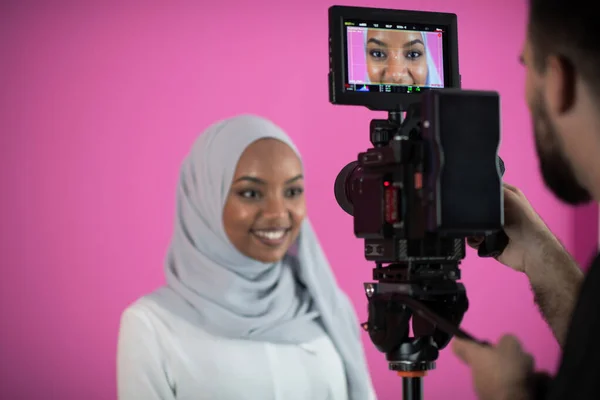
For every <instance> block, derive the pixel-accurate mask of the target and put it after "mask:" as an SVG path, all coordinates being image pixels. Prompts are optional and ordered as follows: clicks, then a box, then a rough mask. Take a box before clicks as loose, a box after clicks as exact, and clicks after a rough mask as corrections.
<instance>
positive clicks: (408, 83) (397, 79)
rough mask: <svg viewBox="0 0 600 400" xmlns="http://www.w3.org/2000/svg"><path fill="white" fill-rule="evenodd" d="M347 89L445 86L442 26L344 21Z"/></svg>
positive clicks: (403, 89)
mask: <svg viewBox="0 0 600 400" xmlns="http://www.w3.org/2000/svg"><path fill="white" fill-rule="evenodd" d="M346 43H347V47H346V50H347V51H346V55H347V61H346V65H347V74H346V76H347V82H346V90H350V91H369V92H399V93H407V92H408V93H410V92H419V91H422V90H425V89H426V88H443V87H444V46H443V44H444V30H443V29H442V28H436V27H433V26H431V27H430V26H418V27H417V26H405V25H397V24H379V23H361V22H356V23H353V22H346Z"/></svg>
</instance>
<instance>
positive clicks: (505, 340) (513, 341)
mask: <svg viewBox="0 0 600 400" xmlns="http://www.w3.org/2000/svg"><path fill="white" fill-rule="evenodd" d="M497 348H498V349H501V350H503V351H512V352H522V351H523V348H522V347H521V342H519V339H517V338H516V337H515V336H513V335H504V336H502V337H501V338H500V340H499V341H498V345H497Z"/></svg>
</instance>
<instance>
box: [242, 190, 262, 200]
mask: <svg viewBox="0 0 600 400" xmlns="http://www.w3.org/2000/svg"><path fill="white" fill-rule="evenodd" d="M238 194H239V195H240V196H241V197H243V198H245V199H249V200H254V199H258V198H260V193H259V192H258V191H256V190H242V191H240V192H238Z"/></svg>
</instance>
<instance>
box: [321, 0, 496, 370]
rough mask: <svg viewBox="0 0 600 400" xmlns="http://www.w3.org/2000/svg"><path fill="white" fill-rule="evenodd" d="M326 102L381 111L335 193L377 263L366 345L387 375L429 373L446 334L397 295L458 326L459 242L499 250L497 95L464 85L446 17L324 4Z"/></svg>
mask: <svg viewBox="0 0 600 400" xmlns="http://www.w3.org/2000/svg"><path fill="white" fill-rule="evenodd" d="M329 100H330V102H331V103H332V104H334V105H350V106H364V107H367V108H368V109H370V110H373V111H386V112H387V113H388V119H374V120H372V121H371V123H370V127H369V135H370V141H371V144H372V147H371V148H368V149H366V150H365V151H362V152H360V153H359V154H358V157H357V158H356V160H353V161H352V162H350V163H349V164H347V165H346V166H345V167H344V168H343V169H342V170H341V172H340V173H339V174H338V176H337V178H336V181H335V185H334V192H335V197H336V200H337V202H338V204H339V205H340V207H341V208H342V209H343V210H344V211H345V212H346V213H348V214H350V215H351V216H352V217H353V219H354V235H355V236H356V237H357V238H359V239H362V240H363V241H364V250H365V253H364V254H365V259H366V260H368V261H372V262H374V263H375V264H376V266H375V268H374V269H373V279H374V280H375V281H377V282H370V283H365V293H366V295H367V297H368V301H369V321H368V323H366V324H365V325H364V326H365V329H366V330H367V331H368V332H369V335H370V337H371V340H372V342H373V343H374V345H375V346H376V347H377V349H378V350H379V351H381V352H383V353H385V354H386V357H387V360H388V362H389V366H390V369H393V370H396V371H400V372H401V371H408V372H411V373H412V372H415V371H424V370H429V369H433V368H434V367H435V360H436V359H437V357H438V352H439V350H441V349H443V348H444V347H445V346H446V345H447V344H448V343H449V341H450V339H451V338H452V335H451V333H449V332H447V331H443V330H440V327H439V326H437V325H436V324H432V323H431V322H430V321H429V322H428V321H427V320H425V319H423V318H422V317H421V316H420V315H419V313H416V312H415V310H411V309H409V308H407V306H406V304H405V303H406V302H405V301H404V302H403V300H402V299H406V297H407V296H409V297H410V298H412V299H414V300H418V302H420V303H419V304H422V305H424V306H427V307H428V309H430V310H433V312H435V313H437V315H439V316H442V317H444V318H445V319H446V321H448V322H449V323H450V324H451V325H454V326H456V325H458V324H459V323H460V322H461V321H462V318H463V315H464V313H465V312H466V310H467V309H468V300H467V296H466V290H465V288H464V286H463V285H462V283H460V282H458V280H459V279H460V269H459V265H460V263H461V261H462V260H463V259H464V257H465V255H466V252H465V248H466V245H465V238H466V237H484V238H485V239H484V241H483V243H482V245H481V246H480V247H479V250H478V252H479V256H482V257H491V256H497V255H498V254H500V253H501V252H502V250H503V249H504V247H505V246H506V245H507V243H508V238H507V236H506V235H505V233H504V232H503V230H502V228H503V225H504V204H503V185H502V175H503V173H504V164H503V162H502V160H501V159H500V157H498V149H499V145H500V136H501V124H500V97H499V95H498V93H496V92H493V91H475V90H462V89H461V78H460V73H459V67H458V32H457V17H456V15H455V14H449V13H437V12H421V11H404V10H387V9H375V8H362V7H343V6H333V7H331V8H330V9H329ZM411 321H412V330H413V337H411V336H410V335H409V332H410V330H409V323H410V322H411Z"/></svg>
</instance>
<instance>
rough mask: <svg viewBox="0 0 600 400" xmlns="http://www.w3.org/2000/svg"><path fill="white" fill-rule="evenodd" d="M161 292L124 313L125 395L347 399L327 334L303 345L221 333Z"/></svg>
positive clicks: (136, 399) (130, 399) (199, 399)
mask: <svg viewBox="0 0 600 400" xmlns="http://www.w3.org/2000/svg"><path fill="white" fill-rule="evenodd" d="M156 299H158V297H157V298H153V296H152V294H150V295H148V296H144V297H142V298H141V299H139V300H138V301H136V302H135V303H133V304H132V305H130V306H129V307H128V308H127V309H126V310H125V312H124V313H123V316H122V319H121V327H120V332H119V344H118V357H117V380H118V399H119V400H158V399H161V400H173V399H178V400H179V399H180V400H192V399H193V400H205V399H206V400H208V399H210V400H244V399H249V400H250V399H252V400H347V398H348V397H347V392H346V378H345V374H344V369H343V365H342V361H341V358H340V357H339V355H338V353H337V351H336V350H335V348H334V345H333V343H332V342H331V340H330V339H329V337H327V336H323V337H321V338H319V339H317V340H314V341H312V342H309V343H305V344H302V345H283V344H273V343H267V342H257V341H248V340H237V339H236V340H233V339H227V338H223V337H217V336H214V335H211V334H209V333H207V332H206V331H204V330H202V329H201V328H200V327H199V326H197V325H194V324H193V322H190V321H193V320H194V318H193V317H192V314H191V313H192V312H193V311H192V310H191V308H190V307H189V306H187V305H185V303H183V302H182V303H181V305H180V306H178V307H181V308H182V309H181V310H176V311H175V312H173V310H167V309H165V308H164V307H162V306H161V305H160V304H158V303H157V301H156ZM188 317H191V318H188ZM255 371H270V372H269V374H257V373H255ZM375 398H376V397H375V392H374V391H373V390H372V396H371V399H375ZM365 400H369V399H365Z"/></svg>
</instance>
